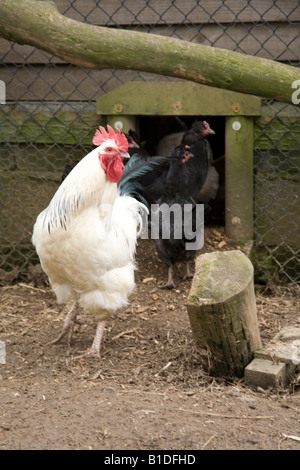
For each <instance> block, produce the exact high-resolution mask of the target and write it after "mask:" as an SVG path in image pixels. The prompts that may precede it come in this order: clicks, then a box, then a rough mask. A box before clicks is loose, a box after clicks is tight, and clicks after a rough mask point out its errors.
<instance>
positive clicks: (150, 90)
mask: <svg viewBox="0 0 300 470" xmlns="http://www.w3.org/2000/svg"><path fill="white" fill-rule="evenodd" d="M97 113H98V114H101V115H122V114H125V115H142V116H147V115H148V116H149V115H161V116H173V115H176V116H177V115H178V116H199V115H201V116H238V115H242V116H259V115H260V113H261V99H260V98H258V97H256V96H251V95H245V94H243V93H236V92H233V91H228V90H222V89H217V88H211V87H208V86H205V85H199V84H197V83H193V82H188V81H176V82H170V81H161V82H127V83H125V84H124V85H122V86H120V87H118V88H115V89H114V90H112V91H111V92H109V93H107V94H106V95H102V96H100V97H99V98H97Z"/></svg>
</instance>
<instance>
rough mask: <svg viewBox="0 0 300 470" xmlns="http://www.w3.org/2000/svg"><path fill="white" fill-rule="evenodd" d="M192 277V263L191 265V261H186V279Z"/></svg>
mask: <svg viewBox="0 0 300 470" xmlns="http://www.w3.org/2000/svg"><path fill="white" fill-rule="evenodd" d="M191 277H193V273H192V271H191V265H190V262H189V261H187V262H186V272H185V275H184V278H183V279H184V280H185V279H190V278H191Z"/></svg>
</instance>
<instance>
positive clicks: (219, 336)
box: [187, 250, 261, 378]
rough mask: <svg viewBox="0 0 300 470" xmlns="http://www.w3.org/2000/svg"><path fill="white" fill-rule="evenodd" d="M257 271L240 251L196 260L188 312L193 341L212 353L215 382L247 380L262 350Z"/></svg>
mask: <svg viewBox="0 0 300 470" xmlns="http://www.w3.org/2000/svg"><path fill="white" fill-rule="evenodd" d="M253 273H254V270H253V266H252V263H251V261H250V260H249V258H247V256H245V255H244V254H243V253H242V252H241V251H239V250H233V251H226V252H213V253H207V254H204V255H200V256H199V257H198V258H197V259H196V269H195V275H194V279H193V282H192V286H191V290H190V293H189V299H188V304H187V310H188V315H189V320H190V324H191V328H192V332H193V335H194V338H195V339H196V341H197V343H198V344H199V346H200V347H205V348H207V349H208V352H209V360H208V369H209V373H210V374H211V375H213V376H223V377H233V376H235V377H239V378H240V377H243V375H244V369H245V367H246V366H247V364H249V362H250V361H251V360H252V359H253V353H254V351H255V350H257V349H259V348H261V339H260V332H259V327H258V321H257V313H256V302H255V293H254V282H253Z"/></svg>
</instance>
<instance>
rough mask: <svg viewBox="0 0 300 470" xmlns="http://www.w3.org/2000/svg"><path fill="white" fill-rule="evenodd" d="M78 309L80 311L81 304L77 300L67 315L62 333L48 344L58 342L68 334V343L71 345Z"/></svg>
mask: <svg viewBox="0 0 300 470" xmlns="http://www.w3.org/2000/svg"><path fill="white" fill-rule="evenodd" d="M78 311H79V305H78V303H77V302H76V301H75V302H74V303H73V304H72V307H71V308H70V310H69V312H68V313H67V315H66V317H65V321H64V326H63V329H62V332H61V333H60V335H59V336H58V337H57V338H56V339H54V340H53V341H50V343H48V344H56V343H58V342H59V341H60V340H61V339H62V338H63V337H64V336H66V335H68V345H69V346H70V342H71V338H72V334H73V331H74V325H75V320H76V317H77V315H78Z"/></svg>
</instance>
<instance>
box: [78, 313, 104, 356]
mask: <svg viewBox="0 0 300 470" xmlns="http://www.w3.org/2000/svg"><path fill="white" fill-rule="evenodd" d="M105 325H106V320H104V321H99V323H98V325H97V329H96V334H95V336H94V341H93V344H92V346H91V348H90V349H88V350H87V351H86V352H85V353H83V354H81V355H80V356H76V359H79V358H81V357H100V348H101V341H102V336H103V332H104V329H105Z"/></svg>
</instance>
